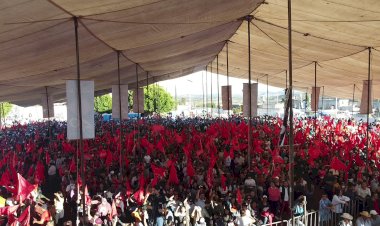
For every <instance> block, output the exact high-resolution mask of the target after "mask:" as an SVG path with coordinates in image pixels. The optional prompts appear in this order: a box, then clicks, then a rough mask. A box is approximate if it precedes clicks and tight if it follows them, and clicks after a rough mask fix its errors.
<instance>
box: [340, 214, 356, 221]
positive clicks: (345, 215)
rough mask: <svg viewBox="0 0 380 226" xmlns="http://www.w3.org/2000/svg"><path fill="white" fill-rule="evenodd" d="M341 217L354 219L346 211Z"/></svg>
mask: <svg viewBox="0 0 380 226" xmlns="http://www.w3.org/2000/svg"><path fill="white" fill-rule="evenodd" d="M340 217H341V218H343V219H347V220H352V219H354V218H353V217H352V216H351V215H350V214H348V213H343V214H342V216H340Z"/></svg>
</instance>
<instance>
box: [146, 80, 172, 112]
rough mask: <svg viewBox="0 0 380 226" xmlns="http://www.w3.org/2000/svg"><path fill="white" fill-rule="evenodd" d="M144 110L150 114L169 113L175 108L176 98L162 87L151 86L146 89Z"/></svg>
mask: <svg viewBox="0 0 380 226" xmlns="http://www.w3.org/2000/svg"><path fill="white" fill-rule="evenodd" d="M144 96H145V101H144V110H145V111H146V112H148V113H152V112H157V113H167V112H170V111H171V110H173V109H174V108H175V101H174V98H173V97H172V96H171V95H170V93H168V92H166V90H164V89H163V88H162V87H161V86H157V85H149V86H148V88H147V87H145V88H144Z"/></svg>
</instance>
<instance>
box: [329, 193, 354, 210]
mask: <svg viewBox="0 0 380 226" xmlns="http://www.w3.org/2000/svg"><path fill="white" fill-rule="evenodd" d="M349 201H350V198H348V197H347V196H344V195H343V192H342V190H337V191H336V192H335V195H334V196H333V198H332V201H331V203H332V205H333V207H334V208H333V209H332V212H334V213H336V214H342V213H343V205H347V203H348V202H349Z"/></svg>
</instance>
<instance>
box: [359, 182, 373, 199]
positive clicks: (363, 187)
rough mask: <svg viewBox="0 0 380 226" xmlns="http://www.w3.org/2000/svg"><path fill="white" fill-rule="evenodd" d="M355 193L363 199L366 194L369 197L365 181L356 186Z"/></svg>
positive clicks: (369, 192) (369, 193) (369, 191)
mask: <svg viewBox="0 0 380 226" xmlns="http://www.w3.org/2000/svg"><path fill="white" fill-rule="evenodd" d="M356 193H357V195H358V196H359V197H360V198H361V199H363V200H365V199H366V198H367V197H368V196H369V197H371V190H370V189H369V188H368V185H367V183H366V182H362V183H361V185H360V186H358V188H357V190H356Z"/></svg>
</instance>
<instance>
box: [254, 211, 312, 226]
mask: <svg viewBox="0 0 380 226" xmlns="http://www.w3.org/2000/svg"><path fill="white" fill-rule="evenodd" d="M318 225H319V218H318V212H317V211H313V212H308V213H307V214H306V215H305V216H299V217H294V218H293V219H290V220H282V221H276V222H273V223H268V224H263V225H261V226H318Z"/></svg>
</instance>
